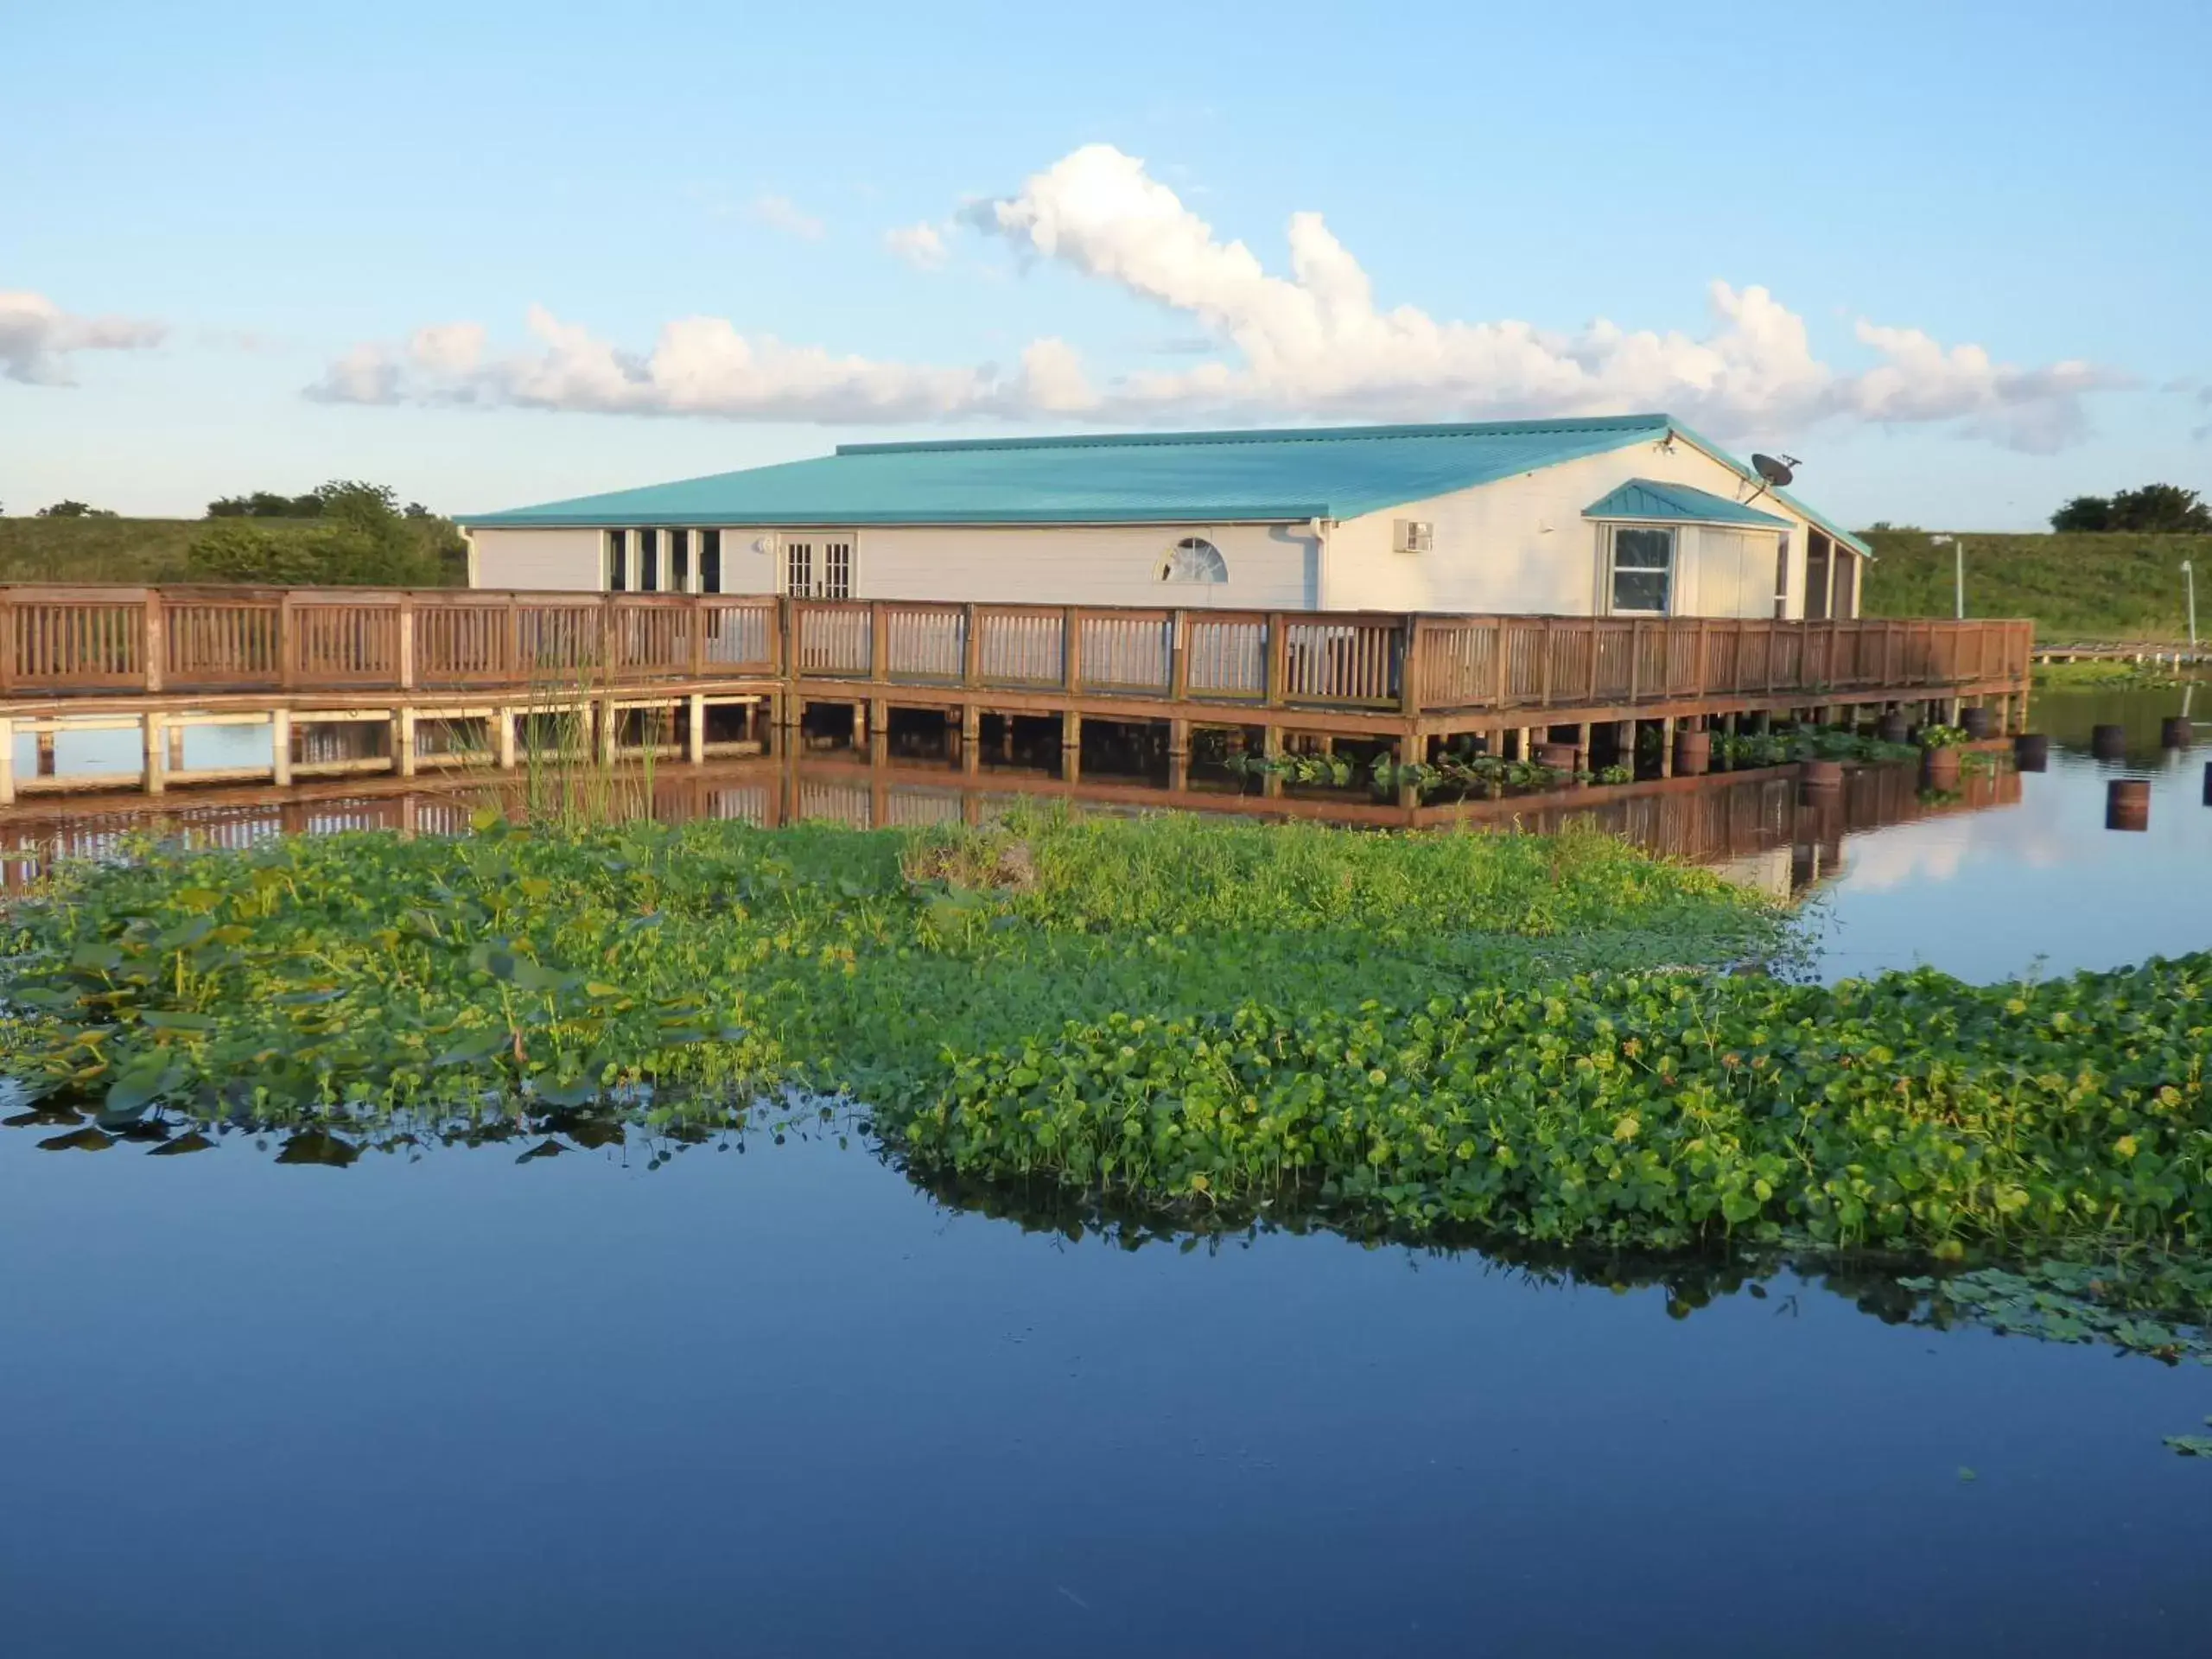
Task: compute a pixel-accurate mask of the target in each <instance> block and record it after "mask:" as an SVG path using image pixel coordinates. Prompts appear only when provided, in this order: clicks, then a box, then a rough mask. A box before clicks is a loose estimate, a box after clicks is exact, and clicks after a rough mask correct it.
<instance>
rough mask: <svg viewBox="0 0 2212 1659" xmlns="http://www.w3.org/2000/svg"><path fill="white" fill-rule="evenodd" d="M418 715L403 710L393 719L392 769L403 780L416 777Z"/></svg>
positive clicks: (395, 714)
mask: <svg viewBox="0 0 2212 1659" xmlns="http://www.w3.org/2000/svg"><path fill="white" fill-rule="evenodd" d="M416 720H417V715H416V712H415V710H414V709H399V710H397V712H396V713H394V714H393V715H392V717H391V769H392V770H393V771H394V772H397V773H398V774H399V775H400V776H401V777H402V778H412V777H413V776H414V775H415V734H416V733H415V728H416Z"/></svg>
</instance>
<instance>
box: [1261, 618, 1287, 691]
mask: <svg viewBox="0 0 2212 1659" xmlns="http://www.w3.org/2000/svg"><path fill="white" fill-rule="evenodd" d="M1285 647H1286V641H1285V639H1284V637H1283V613H1281V611H1269V612H1268V656H1267V677H1266V680H1265V682H1264V683H1263V684H1262V693H1263V696H1262V701H1264V702H1266V704H1267V705H1268V708H1270V709H1280V708H1281V707H1282V703H1283V690H1284V686H1283V677H1284V674H1285V671H1286V670H1287V667H1288V658H1287V653H1286V649H1285Z"/></svg>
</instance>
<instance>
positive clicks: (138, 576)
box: [0, 518, 466, 587]
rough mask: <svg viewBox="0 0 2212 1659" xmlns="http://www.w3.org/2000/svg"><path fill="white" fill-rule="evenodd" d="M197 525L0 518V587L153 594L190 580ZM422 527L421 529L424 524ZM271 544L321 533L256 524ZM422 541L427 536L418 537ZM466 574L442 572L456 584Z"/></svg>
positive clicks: (316, 526)
mask: <svg viewBox="0 0 2212 1659" xmlns="http://www.w3.org/2000/svg"><path fill="white" fill-rule="evenodd" d="M217 522H227V523H232V524H236V523H237V522H238V521H237V520H228V521H212V520H209V519H205V518H0V582H116V583H121V584H125V585H129V586H133V587H137V586H146V587H153V586H158V585H160V584H162V583H163V582H189V581H192V580H193V579H194V578H193V577H192V576H191V575H190V574H189V573H188V570H187V569H186V567H185V555H186V552H187V550H188V549H189V548H190V547H191V545H192V543H193V541H194V538H195V537H200V536H201V535H204V534H206V533H207V531H208V529H209V528H210V526H211V524H213V523H217ZM426 522H427V521H426ZM251 524H253V525H254V526H255V527H257V528H258V529H261V530H265V531H268V532H269V533H270V534H271V535H273V536H277V537H283V538H286V539H290V540H296V541H301V542H305V541H307V540H308V539H309V538H310V537H313V536H315V534H316V533H317V532H318V531H321V530H322V529H323V528H324V527H325V526H324V521H323V520H321V519H316V518H256V519H253V520H251ZM425 533H426V534H427V533H428V532H427V531H426V532H425ZM465 574H466V573H465V572H464V571H461V570H459V569H448V571H447V572H446V580H447V581H448V582H454V583H458V582H460V581H461V579H462V577H463V575H465Z"/></svg>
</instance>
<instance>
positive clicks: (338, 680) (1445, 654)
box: [0, 586, 2033, 801]
mask: <svg viewBox="0 0 2212 1659" xmlns="http://www.w3.org/2000/svg"><path fill="white" fill-rule="evenodd" d="M2032 648H2033V635H2032V629H2031V625H2030V624H2028V623H2026V622H2021V621H1985V620H1973V621H1948V620H1926V621H1918V620H1916V621H1840V622H1812V623H1804V622H1780V621H1767V620H1735V619H1723V618H1712V619H1694V618H1684V619H1668V618H1633V619H1632V618H1614V617H1599V618H1592V617H1545V616H1459V615H1437V614H1428V613H1417V614H1402V613H1374V612H1309V611H1289V612H1248V611H1226V610H1205V609H1191V610H1172V609H1138V608H1124V607H1094V606H1068V607H1059V606H1034V605H973V604H948V603H935V602H929V601H887V600H877V601H805V600H791V599H783V598H778V597H772V596H768V597H762V596H752V595H736V594H728V595H723V594H614V595H609V594H524V593H496V592H487V591H483V590H478V589H447V590H424V591H415V592H383V591H374V590H365V589H359V590H357V589H339V588H321V589H282V590H280V589H262V588H160V589H156V588H91V587H86V588H67V587H53V586H0V801H5V800H8V799H10V798H13V796H14V794H15V792H16V791H18V790H22V791H35V790H39V789H45V788H64V787H70V786H79V787H83V786H92V781H97V780H87V779H86V777H85V776H84V775H82V774H79V776H78V777H76V778H69V777H67V776H65V775H63V774H60V773H59V772H48V769H47V767H46V766H45V765H44V764H43V762H44V761H45V760H46V758H47V757H48V756H49V755H50V754H51V752H52V747H53V740H54V737H55V736H56V735H57V734H60V733H62V732H66V731H72V730H99V729H134V730H136V731H137V732H138V733H139V734H140V738H141V741H142V744H143V748H142V753H143V766H142V768H141V770H140V772H139V775H138V776H137V778H136V779H131V778H128V777H126V778H124V779H123V780H122V781H123V782H124V784H125V785H136V786H137V787H141V788H143V789H146V790H148V791H161V790H162V789H163V788H165V787H167V786H168V784H170V783H171V782H206V783H214V782H240V781H245V779H247V778H248V777H252V778H258V779H267V780H269V781H272V782H275V783H277V784H287V783H289V782H291V781H293V779H296V778H301V777H308V776H327V775H334V774H335V773H337V772H344V771H347V770H351V771H370V770H378V771H387V772H394V773H397V774H398V775H401V776H408V775H412V774H413V773H414V772H416V770H417V769H418V767H421V766H431V765H457V764H485V765H489V766H500V767H512V766H515V765H517V764H518V747H526V745H527V744H528V742H529V741H531V739H530V737H529V735H528V733H529V730H530V729H531V721H532V719H533V717H543V716H548V715H562V716H566V717H568V718H569V719H571V720H574V721H578V722H579V726H578V728H577V729H583V730H588V732H589V734H590V738H589V741H590V742H591V743H592V744H593V745H594V747H595V748H596V751H597V753H599V754H600V755H601V756H602V757H606V758H609V759H613V758H619V757H621V756H624V755H628V754H632V753H637V752H639V750H640V749H641V748H643V747H647V746H651V747H652V748H653V749H654V750H655V751H656V752H658V753H666V754H668V755H670V756H671V757H674V758H682V759H689V760H693V761H697V760H704V759H706V758H709V757H710V756H714V755H733V754H741V753H756V752H759V751H760V750H761V749H764V748H766V747H769V746H770V745H771V742H772V733H773V732H775V731H779V730H781V731H786V732H788V731H790V730H791V729H792V728H798V727H799V726H800V725H801V724H802V723H803V722H804V721H807V720H808V719H810V718H815V719H817V720H818V719H819V718H821V717H822V715H823V712H824V711H829V710H835V711H837V713H836V718H839V719H842V718H844V717H845V716H844V715H843V713H842V711H845V710H849V711H850V713H849V718H850V721H851V726H850V728H849V729H850V732H851V734H852V737H853V739H854V741H855V747H869V746H873V747H874V751H875V752H877V753H880V752H881V748H882V743H883V739H884V736H885V734H887V731H888V730H889V728H890V725H891V721H892V718H893V715H894V714H895V713H900V712H904V713H905V714H906V715H908V716H910V717H911V716H912V714H913V713H914V712H916V711H923V712H925V713H927V714H930V715H933V716H934V717H936V718H938V719H942V720H943V721H945V722H946V723H947V725H948V726H950V727H953V728H957V733H958V753H959V756H960V758H961V760H962V761H963V765H964V766H965V767H966V768H967V769H969V770H971V771H972V770H974V769H975V767H976V764H977V760H978V757H979V756H980V754H981V753H982V741H983V733H982V721H984V720H985V718H987V717H990V718H993V719H995V721H998V722H999V723H1000V724H1001V727H1002V728H1004V727H1007V725H1008V723H1009V722H1011V721H1013V720H1015V719H1019V718H1031V719H1035V718H1045V719H1052V720H1056V721H1058V723H1059V727H1060V734H1061V745H1062V748H1063V751H1064V753H1065V755H1066V756H1067V757H1068V765H1069V766H1071V767H1072V766H1075V765H1077V764H1078V763H1077V757H1078V756H1079V755H1080V753H1081V747H1082V727H1083V722H1084V721H1085V720H1098V721H1128V722H1160V723H1161V724H1163V725H1164V726H1165V728H1166V739H1167V749H1168V753H1170V754H1171V755H1176V756H1187V754H1188V753H1189V748H1190V737H1191V733H1192V730H1193V729H1194V728H1228V729H1230V730H1231V731H1233V732H1235V733H1236V734H1238V740H1239V741H1240V742H1243V741H1255V742H1256V745H1257V747H1259V748H1260V749H1261V750H1262V752H1264V753H1270V754H1272V753H1280V752H1281V750H1282V748H1283V747H1284V746H1285V744H1286V742H1287V741H1289V740H1290V739H1292V738H1293V737H1294V736H1298V737H1310V738H1313V739H1314V740H1317V741H1322V742H1334V741H1339V740H1351V741H1368V742H1376V743H1381V744H1384V745H1388V746H1390V747H1392V748H1393V749H1394V750H1395V752H1396V753H1398V754H1400V755H1401V756H1402V757H1407V758H1419V757H1421V756H1422V755H1424V754H1426V753H1427V750H1428V747H1429V746H1430V745H1431V743H1432V742H1433V741H1438V740H1447V739H1452V738H1458V737H1462V736H1465V735H1470V734H1474V735H1479V736H1480V737H1481V738H1482V739H1483V740H1484V741H1485V742H1486V743H1487V744H1489V745H1490V746H1491V752H1493V753H1516V752H1517V753H1519V754H1521V755H1522V756H1524V757H1525V756H1526V755H1528V754H1529V753H1531V752H1532V746H1533V745H1534V744H1535V743H1536V742H1537V741H1541V740H1542V739H1543V738H1544V737H1545V736H1546V735H1548V734H1552V733H1554V732H1557V731H1559V730H1560V728H1568V731H1569V734H1570V735H1571V736H1573V735H1576V734H1579V740H1580V742H1581V744H1582V745H1583V746H1584V748H1585V752H1586V753H1587V746H1588V744H1589V741H1590V736H1591V734H1592V731H1593V729H1597V728H1605V727H1613V728H1626V727H1629V726H1630V724H1631V723H1634V722H1646V721H1649V722H1656V723H1657V724H1658V725H1659V726H1660V727H1661V728H1662V753H1665V752H1666V751H1667V747H1668V746H1667V745H1666V744H1665V742H1664V741H1663V739H1664V736H1665V735H1667V734H1671V732H1672V730H1673V729H1674V728H1675V727H1676V725H1677V724H1678V723H1688V724H1689V725H1692V726H1709V725H1712V724H1713V723H1715V722H1718V721H1726V720H1732V719H1737V718H1740V717H1742V716H1745V715H1764V714H1815V713H1817V712H1819V711H1822V710H1839V709H1865V708H1868V707H1872V706H1879V707H1883V708H1893V707H1898V706H1903V705H1913V706H1917V707H1921V708H1923V709H1927V710H1929V711H1931V712H1947V713H1949V714H1955V713H1956V711H1957V709H1958V708H1959V707H1960V706H1961V704H1962V703H1967V702H1998V703H1999V704H2000V706H2001V708H2002V710H2003V715H2002V718H2003V721H2004V723H2005V725H2006V727H2007V728H2009V727H2010V726H2011V725H2012V723H2013V721H2014V720H2015V719H2016V717H2017V715H2018V712H2019V711H2020V710H2021V709H2024V698H2025V693H2026V690H2027V684H2028V672H2029V659H2030V656H2031V651H2032ZM362 723H366V724H368V725H371V726H372V727H379V728H384V729H385V730H386V731H388V732H389V734H390V735H389V741H388V742H385V743H382V744H380V745H379V746H378V748H379V752H378V753H376V754H374V755H365V756H358V757H354V758H350V759H344V760H322V761H316V760H311V759H308V758H306V751H305V750H304V749H303V747H302V735H303V728H313V727H320V726H338V725H346V724H353V725H359V724H362ZM426 723H430V724H434V725H435V727H436V728H437V729H438V730H439V732H440V733H441V734H442V735H443V736H444V737H446V738H448V739H449V738H450V735H451V734H452V733H453V732H454V731H455V730H463V729H465V730H466V731H467V732H468V733H470V734H472V735H471V736H470V737H469V738H468V739H467V741H462V742H461V743H460V744H458V745H457V746H456V745H454V744H451V743H450V742H448V746H447V747H445V748H443V749H442V750H440V751H438V752H435V753H434V752H432V747H433V746H427V745H425V744H424V743H423V742H422V741H419V733H420V731H421V728H423V726H424V725H425V724H426ZM213 724H237V725H265V726H266V728H268V731H269V737H270V741H269V749H268V753H269V760H268V762H267V764H266V765H265V766H258V767H254V768H250V769H249V768H232V769H229V770H226V771H223V772H186V771H184V770H183V769H182V767H181V763H180V760H179V756H180V754H181V748H180V747H179V744H178V741H177V734H178V733H180V732H181V730H182V729H183V728H186V727H188V726H205V725H213ZM26 731H28V732H29V733H31V734H34V735H35V738H36V739H37V740H38V743H39V755H40V759H41V765H40V766H35V767H33V768H30V769H29V771H28V772H23V773H22V774H21V775H19V774H18V769H17V768H16V767H15V766H14V764H13V763H14V748H15V744H14V739H15V738H16V736H17V735H19V734H22V733H24V732H26ZM1071 775H1072V773H1071ZM104 781H105V785H106V786H108V787H114V786H116V783H117V779H116V778H115V777H114V775H113V774H112V773H111V774H108V775H107V776H106V778H105V780H104Z"/></svg>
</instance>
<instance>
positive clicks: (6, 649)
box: [0, 590, 16, 755]
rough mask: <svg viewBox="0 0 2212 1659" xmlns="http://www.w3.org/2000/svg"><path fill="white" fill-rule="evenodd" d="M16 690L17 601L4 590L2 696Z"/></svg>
mask: <svg viewBox="0 0 2212 1659" xmlns="http://www.w3.org/2000/svg"><path fill="white" fill-rule="evenodd" d="M15 689H16V601H14V600H13V599H11V598H10V597H9V596H8V594H7V593H6V592H5V591H4V590H0V696H4V695H5V694H6V693H8V692H10V691H13V690H15ZM10 741H11V742H12V741H13V740H12V739H11V740H10ZM9 753H10V754H11V755H12V754H13V753H15V751H14V750H13V749H12V748H11V749H10V750H9Z"/></svg>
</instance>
